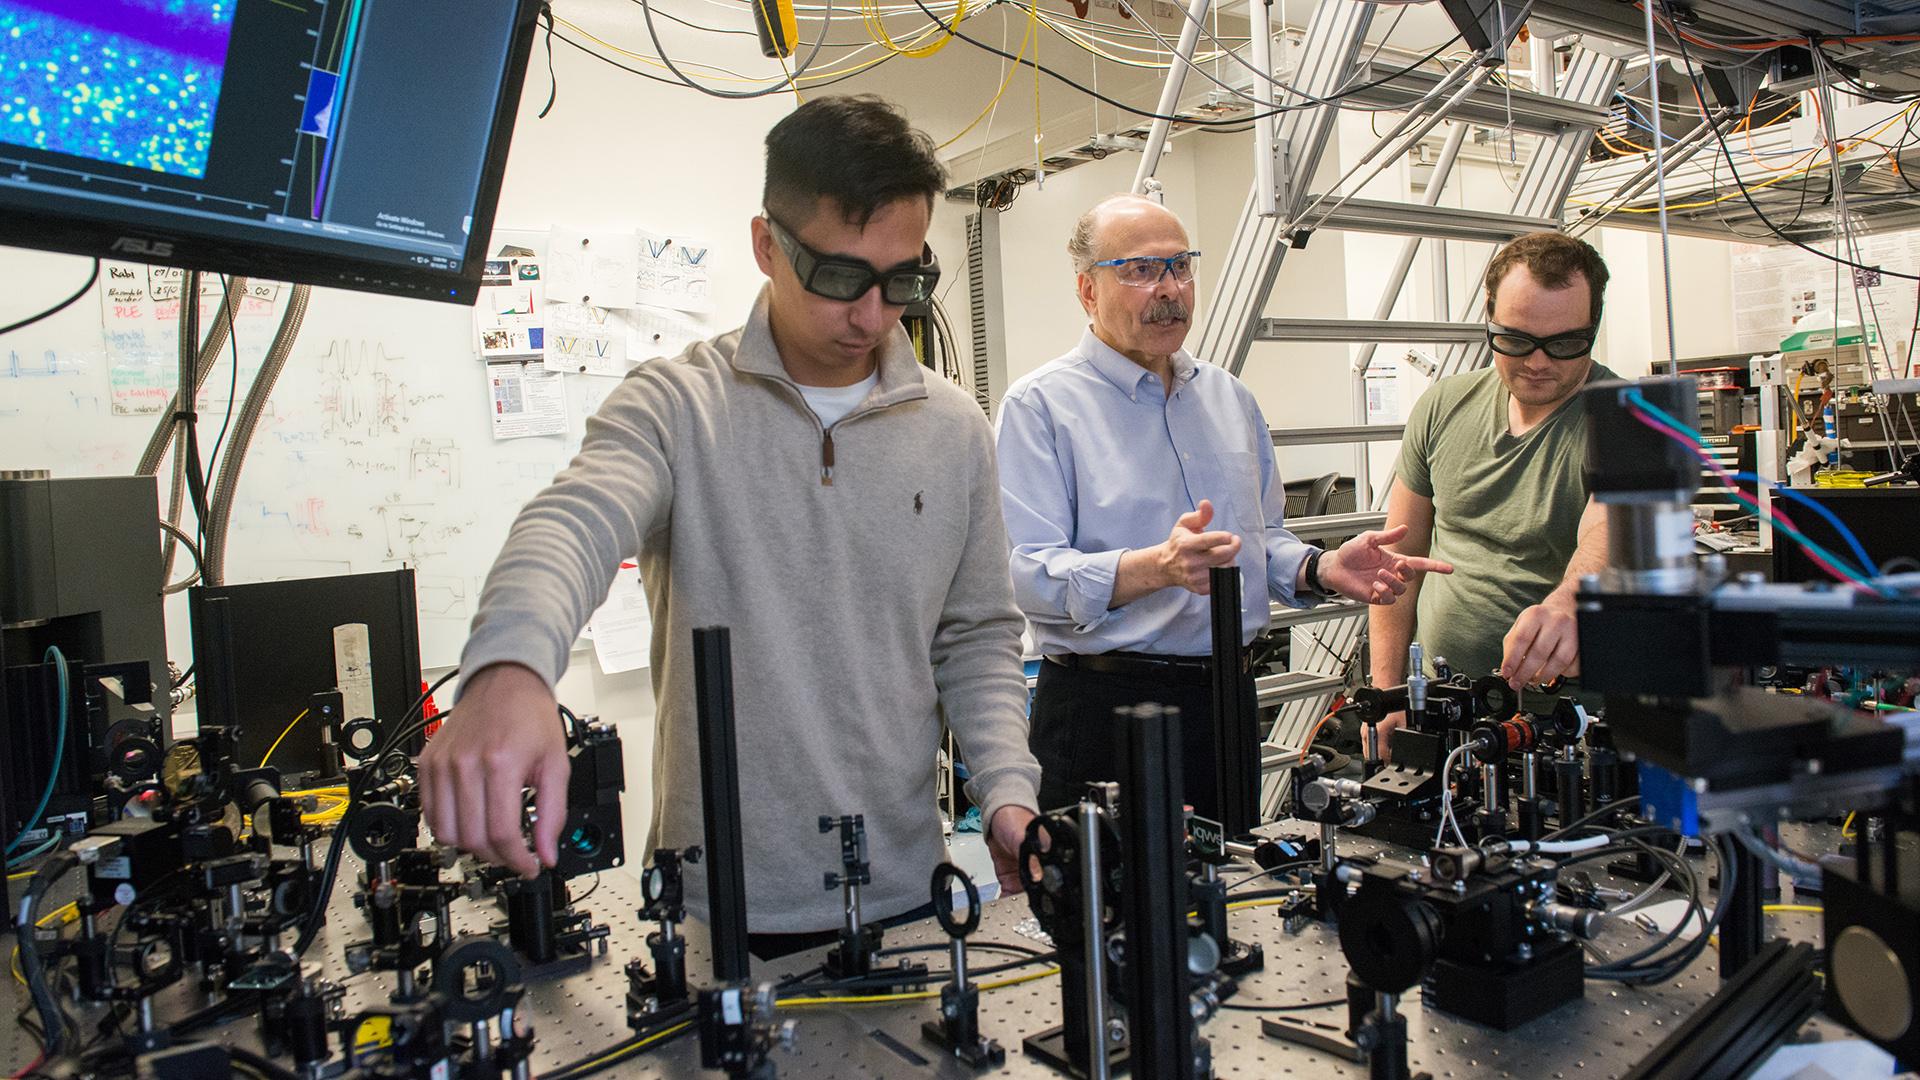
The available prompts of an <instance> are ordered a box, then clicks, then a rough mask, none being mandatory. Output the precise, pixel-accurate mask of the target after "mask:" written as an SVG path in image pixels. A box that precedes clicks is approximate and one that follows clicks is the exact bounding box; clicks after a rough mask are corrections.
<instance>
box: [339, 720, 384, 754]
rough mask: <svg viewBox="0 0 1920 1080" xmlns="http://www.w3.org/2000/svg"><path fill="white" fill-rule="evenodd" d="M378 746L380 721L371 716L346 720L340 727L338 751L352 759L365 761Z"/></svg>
mask: <svg viewBox="0 0 1920 1080" xmlns="http://www.w3.org/2000/svg"><path fill="white" fill-rule="evenodd" d="M379 748H380V722H379V721H377V720H375V719H374V718H372V717H371V716H362V717H358V718H355V719H353V720H349V721H347V722H346V723H345V724H344V725H342V726H341V728H340V752H341V753H342V754H345V755H347V757H348V758H350V759H352V760H354V761H365V760H367V759H368V758H370V757H372V756H373V752H374V751H375V750H378V749H379Z"/></svg>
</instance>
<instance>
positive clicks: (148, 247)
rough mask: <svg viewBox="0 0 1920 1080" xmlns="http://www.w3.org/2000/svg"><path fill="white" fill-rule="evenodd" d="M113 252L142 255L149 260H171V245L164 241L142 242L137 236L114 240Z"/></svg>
mask: <svg viewBox="0 0 1920 1080" xmlns="http://www.w3.org/2000/svg"><path fill="white" fill-rule="evenodd" d="M113 250H114V251H119V252H124V253H125V254H128V255H143V256H145V257H147V258H149V259H171V258H172V257H173V244H172V243H171V242H169V241H166V240H142V239H140V238H139V237H137V236H121V237H116V238H114V241H113Z"/></svg>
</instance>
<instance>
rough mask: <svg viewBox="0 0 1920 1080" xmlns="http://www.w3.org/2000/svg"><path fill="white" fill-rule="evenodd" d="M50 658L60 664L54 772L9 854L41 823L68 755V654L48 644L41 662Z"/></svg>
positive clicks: (7, 852) (11, 846)
mask: <svg viewBox="0 0 1920 1080" xmlns="http://www.w3.org/2000/svg"><path fill="white" fill-rule="evenodd" d="M50 660H51V661H57V662H58V663H59V664H60V667H59V669H58V670H59V674H60V727H59V732H58V734H57V735H56V736H55V737H54V743H53V772H52V773H50V774H48V776H47V790H45V791H43V792H41V793H40V805H39V806H37V807H35V808H34V811H33V814H32V816H30V817H28V818H27V823H26V824H25V825H24V826H22V827H21V829H20V834H19V835H18V836H15V837H14V838H13V839H12V841H10V842H9V843H8V844H7V850H6V852H5V853H6V854H8V855H12V854H13V849H14V848H17V847H19V846H20V841H22V840H25V839H26V838H27V834H28V833H30V832H32V831H33V830H34V827H35V826H37V825H38V824H40V815H41V814H44V813H46V812H47V804H48V803H50V802H52V801H53V789H54V788H55V787H56V786H57V785H58V784H59V783H60V766H61V764H62V763H63V762H64V761H65V760H66V757H67V655H66V654H65V653H63V652H61V651H60V646H58V645H49V646H47V651H46V653H45V655H43V656H42V657H41V662H42V663H45V662H47V661H50Z"/></svg>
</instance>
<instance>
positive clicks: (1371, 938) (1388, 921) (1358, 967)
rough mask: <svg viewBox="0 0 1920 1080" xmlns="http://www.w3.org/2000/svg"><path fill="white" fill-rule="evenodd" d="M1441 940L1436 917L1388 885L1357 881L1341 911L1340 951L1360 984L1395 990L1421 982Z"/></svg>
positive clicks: (1438, 921) (1376, 988) (1380, 989)
mask: <svg viewBox="0 0 1920 1080" xmlns="http://www.w3.org/2000/svg"><path fill="white" fill-rule="evenodd" d="M1439 944H1440V917H1439V916H1438V915H1436V914H1434V911H1433V909H1432V908H1430V907H1428V906H1427V905H1426V904H1423V903H1421V902H1419V901H1417V900H1408V899H1403V898H1401V897H1399V896H1396V895H1394V894H1393V892H1392V890H1391V889H1390V888H1384V887H1368V886H1367V885H1362V886H1361V888H1360V891H1358V892H1356V893H1354V894H1353V897H1352V898H1351V899H1349V900H1348V901H1347V902H1346V904H1344V905H1343V906H1342V907H1341V909H1340V951H1341V952H1343V953H1345V954H1346V957H1347V963H1348V965H1350V966H1351V967H1352V968H1353V973H1354V975H1355V976H1357V977H1358V978H1359V979H1360V981H1361V982H1363V983H1365V984H1367V985H1368V986H1370V987H1372V988H1374V989H1375V990H1379V991H1382V992H1384V993H1388V994H1398V993H1401V992H1402V991H1405V990H1406V989H1408V988H1409V987H1412V986H1413V985H1414V984H1416V983H1418V982H1419V981H1420V978H1421V976H1422V975H1424V974H1425V973H1426V970H1427V967H1428V965H1430V964H1432V963H1433V959H1434V954H1435V952H1436V951H1437V950H1438V948H1439Z"/></svg>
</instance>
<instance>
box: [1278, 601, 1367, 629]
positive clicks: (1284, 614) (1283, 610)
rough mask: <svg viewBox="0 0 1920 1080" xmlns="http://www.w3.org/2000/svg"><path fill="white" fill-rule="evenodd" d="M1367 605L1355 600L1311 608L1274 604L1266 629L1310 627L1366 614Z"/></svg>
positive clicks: (1328, 603)
mask: <svg viewBox="0 0 1920 1080" xmlns="http://www.w3.org/2000/svg"><path fill="white" fill-rule="evenodd" d="M1366 610H1367V605H1365V604H1362V603H1360V602H1358V601H1355V600H1329V601H1327V602H1326V603H1324V604H1315V605H1314V606H1312V607H1288V606H1287V605H1285V604H1274V605H1273V606H1272V608H1271V609H1270V611H1269V617H1268V622H1267V629H1269V630H1284V629H1286V628H1287V627H1290V626H1311V625H1313V624H1314V623H1323V622H1333V621H1334V620H1335V619H1344V618H1347V617H1348V616H1352V615H1363V614H1365V613H1366Z"/></svg>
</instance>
